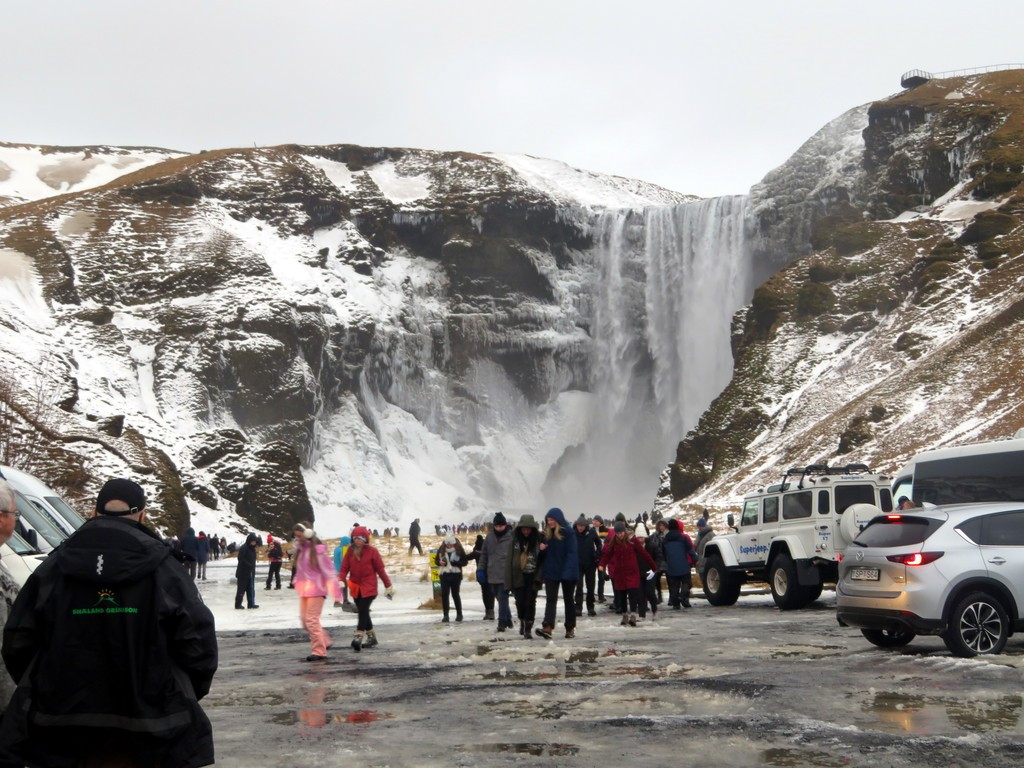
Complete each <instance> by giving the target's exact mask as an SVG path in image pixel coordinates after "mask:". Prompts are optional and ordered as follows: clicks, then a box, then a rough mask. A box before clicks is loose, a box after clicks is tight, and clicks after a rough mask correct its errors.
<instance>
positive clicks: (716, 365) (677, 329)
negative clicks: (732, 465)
mask: <svg viewBox="0 0 1024 768" xmlns="http://www.w3.org/2000/svg"><path fill="white" fill-rule="evenodd" d="M747 211H748V207H747V197H746V196H744V195H736V196H730V197H716V198H711V199H709V200H701V201H699V202H695V203H688V204H686V205H681V206H674V207H664V208H650V209H648V210H647V211H646V226H645V230H646V248H645V250H646V253H647V260H648V267H647V282H646V307H645V313H646V318H647V345H648V348H649V349H650V354H651V358H652V360H653V361H654V377H653V382H652V385H653V400H654V408H655V410H656V411H657V412H658V414H659V416H660V420H661V424H662V427H663V430H664V432H665V435H664V437H665V438H666V440H668V441H669V442H668V445H667V447H669V448H671V446H672V445H674V443H675V442H676V441H678V440H680V439H681V438H682V437H683V436H684V435H685V434H686V433H687V432H688V431H689V430H690V429H692V428H693V427H694V426H695V425H696V423H697V420H698V419H699V418H700V415H701V414H702V413H703V412H704V410H705V409H706V408H707V407H708V406H709V405H710V404H711V401H712V400H714V398H715V397H716V396H717V395H718V393H719V392H721V391H722V390H723V389H724V388H725V386H726V385H727V384H728V383H729V379H730V378H731V377H732V348H731V344H730V337H731V328H732V316H733V314H734V313H735V312H736V310H737V309H739V308H740V307H741V306H743V305H744V304H745V303H746V302H748V301H749V300H750V297H751V295H752V293H753V290H754V287H755V286H754V285H753V276H752V268H751V249H750V246H749V238H748V236H747V226H748V218H747Z"/></svg>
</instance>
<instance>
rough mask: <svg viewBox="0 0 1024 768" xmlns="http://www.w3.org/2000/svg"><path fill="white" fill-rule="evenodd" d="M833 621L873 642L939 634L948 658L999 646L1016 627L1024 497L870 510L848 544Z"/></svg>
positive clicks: (1023, 594)
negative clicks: (875, 513)
mask: <svg viewBox="0 0 1024 768" xmlns="http://www.w3.org/2000/svg"><path fill="white" fill-rule="evenodd" d="M836 595H837V597H836V605H837V618H838V620H839V623H840V624H841V625H842V626H849V627H856V628H858V629H860V630H861V632H862V633H863V634H864V637H866V638H867V639H868V640H869V641H870V642H871V643H874V644H875V645H877V646H880V647H899V646H904V645H906V644H907V643H909V642H910V641H911V640H913V639H914V638H915V637H916V636H917V635H939V636H940V637H941V638H942V640H943V642H945V644H946V647H947V648H949V650H950V652H952V653H953V655H955V656H963V657H970V656H976V655H978V654H992V653H999V652H1000V651H1002V649H1003V646H1004V645H1006V640H1007V638H1008V637H1009V636H1010V635H1012V634H1013V633H1014V632H1015V631H1019V630H1021V629H1024V621H1022V619H1021V609H1022V606H1024V503H1022V502H983V503H971V504H951V505H948V506H940V507H930V508H926V509H913V510H906V511H903V512H892V513H889V514H885V515H879V516H877V517H875V518H874V519H873V520H872V521H871V522H870V523H869V524H868V526H867V527H866V528H865V529H864V530H863V531H861V532H860V534H858V535H857V537H856V538H855V539H854V541H853V543H852V544H851V545H850V546H849V547H848V548H847V550H846V552H845V555H844V557H843V559H842V561H841V562H840V564H839V582H838V584H837V585H836Z"/></svg>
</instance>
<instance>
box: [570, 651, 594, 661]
mask: <svg viewBox="0 0 1024 768" xmlns="http://www.w3.org/2000/svg"><path fill="white" fill-rule="evenodd" d="M597 656H598V652H597V651H575V652H573V653H570V654H569V658H568V659H567V661H568V662H569V663H570V664H579V663H580V662H581V661H582V662H586V663H587V664H593V663H594V662H595V661H597Z"/></svg>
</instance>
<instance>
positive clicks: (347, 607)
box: [341, 600, 358, 613]
mask: <svg viewBox="0 0 1024 768" xmlns="http://www.w3.org/2000/svg"><path fill="white" fill-rule="evenodd" d="M341 610H343V611H345V613H358V611H357V610H356V606H355V604H354V603H353V602H352V601H351V600H346V601H345V602H343V603H342V604H341Z"/></svg>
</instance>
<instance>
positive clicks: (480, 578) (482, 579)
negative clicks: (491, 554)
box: [476, 568, 487, 584]
mask: <svg viewBox="0 0 1024 768" xmlns="http://www.w3.org/2000/svg"><path fill="white" fill-rule="evenodd" d="M476 580H477V583H478V584H484V583H486V582H487V572H486V571H485V570H484V569H483V568H478V569H477V572H476Z"/></svg>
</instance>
